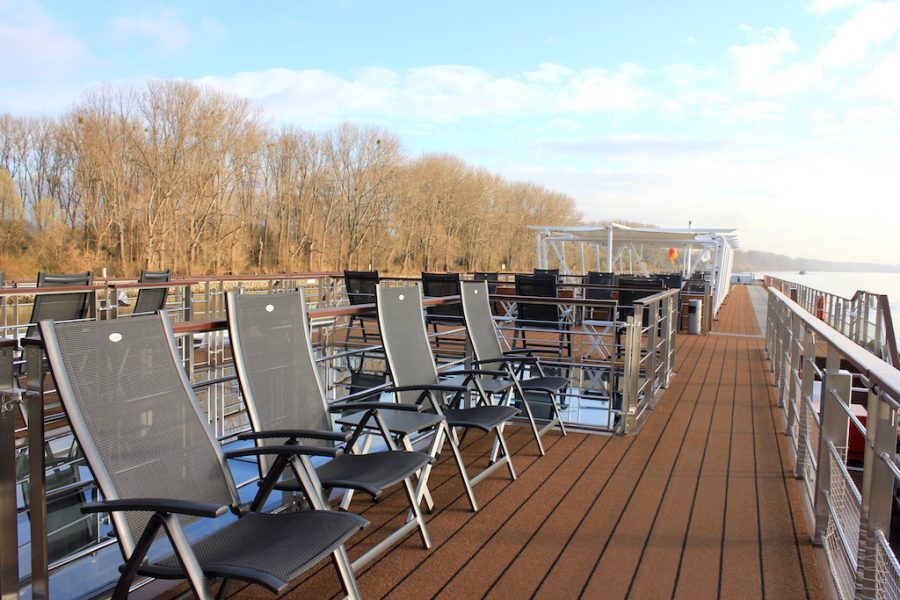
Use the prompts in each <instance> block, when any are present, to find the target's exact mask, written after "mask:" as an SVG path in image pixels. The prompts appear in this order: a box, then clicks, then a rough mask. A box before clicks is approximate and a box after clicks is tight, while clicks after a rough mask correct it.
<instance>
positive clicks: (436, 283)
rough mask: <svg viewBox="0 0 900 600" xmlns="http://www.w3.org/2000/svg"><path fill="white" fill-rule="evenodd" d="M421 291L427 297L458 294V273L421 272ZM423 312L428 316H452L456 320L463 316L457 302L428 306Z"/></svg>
mask: <svg viewBox="0 0 900 600" xmlns="http://www.w3.org/2000/svg"><path fill="white" fill-rule="evenodd" d="M422 291H423V293H424V294H425V296H427V297H429V298H440V297H443V296H459V273H422ZM425 312H426V314H428V316H429V317H453V318H455V319H457V320H462V316H463V315H462V307H461V306H460V305H459V304H446V305H441V306H429V307H428V308H426V309H425ZM451 320H452V319H451Z"/></svg>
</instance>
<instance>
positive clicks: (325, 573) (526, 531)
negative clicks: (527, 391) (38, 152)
mask: <svg viewBox="0 0 900 600" xmlns="http://www.w3.org/2000/svg"><path fill="white" fill-rule="evenodd" d="M716 331H717V332H718V333H720V334H723V333H724V334H727V333H730V334H738V335H711V336H705V337H689V336H682V337H680V338H679V340H678V342H679V349H678V362H677V364H678V374H677V376H676V377H675V378H674V380H673V381H672V382H671V383H670V386H669V389H668V390H667V392H666V393H665V395H664V396H663V398H662V400H661V401H660V403H659V405H658V406H657V408H656V409H655V410H654V411H653V414H652V415H651V416H650V418H649V419H648V421H647V423H646V424H645V426H644V428H643V430H642V431H641V432H640V433H639V434H638V435H635V436H631V437H620V436H599V435H585V434H580V433H570V434H569V435H568V436H566V437H560V436H559V435H558V434H557V433H549V434H548V435H547V436H546V437H545V442H546V445H547V447H548V448H547V456H545V457H543V458H540V459H539V458H538V456H537V453H536V450H535V445H534V442H533V441H532V439H531V437H530V434H529V433H528V432H527V431H525V430H524V429H522V428H520V427H516V428H511V429H510V430H509V442H510V446H511V450H512V452H513V453H514V454H513V456H514V460H515V466H516V468H517V470H518V474H519V478H518V480H517V481H515V482H512V481H510V480H509V479H508V478H505V477H503V476H502V474H500V473H498V474H497V475H496V476H495V477H492V478H490V479H488V480H486V481H484V482H482V483H481V484H480V485H478V486H476V488H475V492H476V495H477V497H478V499H479V501H480V503H481V510H480V511H479V512H478V513H473V512H471V511H470V510H469V509H468V505H467V502H466V499H465V496H464V494H463V490H462V486H461V485H460V483H459V480H458V477H457V476H455V474H454V473H455V471H454V468H453V465H452V464H451V463H450V461H449V460H448V458H449V457H448V456H446V454H448V453H445V455H444V456H442V458H441V461H440V462H439V463H438V465H437V466H436V468H435V470H434V473H433V475H432V477H431V481H430V483H431V485H430V487H431V490H432V493H433V495H434V498H435V501H436V503H437V506H438V507H439V508H438V510H437V512H436V513H435V514H434V515H432V516H430V517H429V522H428V525H429V530H430V532H431V536H432V539H433V542H434V546H433V548H432V549H431V550H430V551H426V550H425V549H423V548H422V547H421V544H420V541H419V538H418V536H411V537H409V538H407V539H406V540H405V542H404V543H403V544H401V545H400V546H399V547H396V548H395V549H394V550H393V551H391V552H390V553H389V554H387V555H385V556H383V557H382V558H381V559H380V560H379V561H378V562H376V563H374V564H373V565H371V566H370V567H369V568H368V569H366V570H365V571H364V572H363V573H361V574H360V575H359V576H358V581H359V587H360V590H361V592H362V594H363V596H364V597H365V598H385V597H389V598H434V597H441V598H482V597H493V598H553V599H555V600H561V599H564V598H575V597H586V598H601V597H602V598H622V597H634V598H714V597H718V598H792V599H793V598H804V597H805V598H820V597H823V591H822V587H821V584H820V579H819V571H818V568H817V566H816V562H815V557H814V554H813V548H812V546H811V544H810V543H809V541H808V540H809V532H808V530H807V527H806V524H805V523H806V521H805V520H804V518H803V515H802V514H801V510H802V507H801V501H800V496H799V492H798V488H797V486H796V484H795V482H794V481H793V480H792V479H791V477H790V475H786V473H790V469H789V467H788V466H787V456H788V449H787V446H786V444H785V441H784V439H783V436H782V435H780V434H779V433H777V432H778V431H779V430H780V429H781V425H780V415H779V414H778V412H777V411H776V410H775V408H774V397H773V389H772V387H771V382H770V379H769V374H768V370H767V367H766V364H765V358H764V353H763V341H762V340H760V339H756V338H753V337H748V336H750V335H758V334H759V330H758V328H757V326H756V322H755V319H754V316H753V312H752V308H751V306H750V301H749V298H748V295H747V291H746V290H745V289H744V288H742V287H737V288H735V289H734V290H733V291H732V293H731V296H730V297H729V299H728V302H727V304H726V305H725V307H724V308H723V309H722V311H721V312H720V318H719V321H718V322H717V325H716ZM488 441H489V440H487V439H486V438H484V437H480V438H474V437H470V439H468V440H467V441H466V444H465V456H466V458H467V461H468V462H469V463H470V464H474V465H481V464H483V463H484V461H485V457H486V453H487V452H488V451H489V449H490V447H489V443H488ZM404 502H405V501H404V499H403V497H402V496H401V494H400V493H399V492H394V493H392V494H388V495H387V496H386V497H385V498H384V499H383V500H382V501H381V502H379V503H377V504H372V503H369V502H367V501H365V500H364V499H363V500H359V501H354V506H353V509H354V510H355V511H358V512H359V513H361V514H363V515H364V516H365V517H366V518H368V519H369V520H370V521H371V524H370V525H369V527H368V528H367V529H365V530H364V531H363V532H362V533H361V534H359V535H358V536H356V537H355V538H354V539H353V540H352V544H351V546H350V548H349V551H350V554H351V556H357V555H358V554H359V553H360V552H361V550H362V549H364V548H366V547H368V546H369V545H370V543H371V540H373V539H381V537H382V536H383V535H384V534H385V531H386V529H385V524H389V525H390V526H391V527H393V526H396V524H397V523H398V522H399V519H402V518H403V515H404V514H405V511H406V509H405V503H404ZM339 591H340V588H339V585H338V582H337V578H336V575H335V572H334V569H333V567H332V565H331V563H330V562H326V563H323V564H322V565H321V566H320V567H318V568H314V569H312V570H311V571H310V572H309V573H307V574H305V575H304V576H302V577H300V578H298V580H297V581H295V582H294V583H293V587H292V589H291V590H290V591H289V592H287V594H286V596H285V597H287V598H291V599H295V598H298V599H299V598H330V597H338V595H339ZM233 592H234V594H235V596H236V597H239V598H256V597H269V595H268V593H267V592H265V591H264V590H262V589H261V588H253V587H249V588H248V587H244V588H241V587H240V586H235V589H234V590H233Z"/></svg>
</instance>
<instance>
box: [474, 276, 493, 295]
mask: <svg viewBox="0 0 900 600" xmlns="http://www.w3.org/2000/svg"><path fill="white" fill-rule="evenodd" d="M472 279H473V280H475V281H487V282H488V292H489V293H491V294H496V293H497V283H498V282H499V281H500V273H494V272H490V273H488V272H482V271H476V272H475V273H473V274H472Z"/></svg>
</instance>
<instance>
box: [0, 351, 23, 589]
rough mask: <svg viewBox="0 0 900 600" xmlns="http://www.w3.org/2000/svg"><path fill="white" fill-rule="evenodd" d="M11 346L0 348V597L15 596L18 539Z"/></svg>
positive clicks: (17, 397)
mask: <svg viewBox="0 0 900 600" xmlns="http://www.w3.org/2000/svg"><path fill="white" fill-rule="evenodd" d="M13 383H14V380H13V347H12V346H4V347H3V348H0V599H2V600H17V599H18V597H19V548H18V546H19V539H18V533H17V529H18V526H17V523H16V518H17V514H16V411H17V410H18V403H19V402H20V401H21V397H20V394H19V391H18V390H15V389H14V386H13Z"/></svg>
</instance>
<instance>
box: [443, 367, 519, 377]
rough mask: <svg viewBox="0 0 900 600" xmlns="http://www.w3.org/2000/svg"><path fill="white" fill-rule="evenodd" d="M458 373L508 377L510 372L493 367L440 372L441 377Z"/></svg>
mask: <svg viewBox="0 0 900 600" xmlns="http://www.w3.org/2000/svg"><path fill="white" fill-rule="evenodd" d="M456 375H491V376H493V377H506V376H507V375H509V373H507V372H506V371H497V370H493V369H463V370H460V371H443V372H442V373H440V376H441V377H453V376H456Z"/></svg>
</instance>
